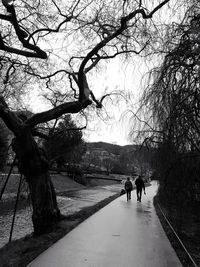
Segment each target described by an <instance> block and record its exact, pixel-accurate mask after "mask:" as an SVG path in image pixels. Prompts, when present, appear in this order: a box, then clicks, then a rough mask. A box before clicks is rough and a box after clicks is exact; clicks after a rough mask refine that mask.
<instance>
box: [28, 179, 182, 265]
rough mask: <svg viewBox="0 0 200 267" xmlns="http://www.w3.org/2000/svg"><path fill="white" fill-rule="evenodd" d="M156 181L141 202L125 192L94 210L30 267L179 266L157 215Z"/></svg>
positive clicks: (147, 189)
mask: <svg viewBox="0 0 200 267" xmlns="http://www.w3.org/2000/svg"><path fill="white" fill-rule="evenodd" d="M156 191H157V184H156V182H153V183H152V186H150V187H148V188H146V192H147V195H146V196H144V197H143V200H142V203H137V202H136V201H135V191H133V195H132V200H131V201H129V202H127V201H126V197H125V195H123V196H121V197H119V198H118V199H116V200H115V201H113V202H111V203H110V204H109V205H107V206H106V207H104V208H103V209H101V210H100V211H98V212H97V213H95V214H94V215H93V216H91V217H90V218H88V219H87V220H86V221H84V222H83V223H81V224H80V225H79V226H78V227H76V228H75V229H74V230H72V231H71V232H70V233H69V234H67V235H66V236H65V237H63V238H62V239H61V240H59V241H58V242H57V243H55V244H54V245H53V246H52V247H50V248H49V249H48V250H46V251H45V252H44V253H42V254H41V255H40V256H39V257H38V258H36V259H35V260H34V261H33V262H32V263H30V264H29V265H28V266H29V267H175V266H176V267H179V266H180V267H181V266H182V265H181V263H180V262H179V259H178V258H177V256H176V254H175V252H174V250H173V248H172V247H171V245H170V243H169V241H168V239H167V237H166V235H165V233H164V231H163V229H162V226H161V224H160V222H159V219H158V217H157V215H156V212H155V209H154V206H153V196H154V195H155V194H156Z"/></svg>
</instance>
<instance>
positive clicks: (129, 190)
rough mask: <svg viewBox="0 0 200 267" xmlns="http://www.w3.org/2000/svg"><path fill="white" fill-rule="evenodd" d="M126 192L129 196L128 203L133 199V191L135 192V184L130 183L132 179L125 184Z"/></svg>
mask: <svg viewBox="0 0 200 267" xmlns="http://www.w3.org/2000/svg"><path fill="white" fill-rule="evenodd" d="M124 187H125V190H126V196H127V201H128V200H130V199H131V191H132V190H133V184H132V182H131V181H130V178H129V177H127V180H126V182H125V186H124Z"/></svg>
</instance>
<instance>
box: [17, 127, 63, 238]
mask: <svg viewBox="0 0 200 267" xmlns="http://www.w3.org/2000/svg"><path fill="white" fill-rule="evenodd" d="M12 147H13V150H14V151H15V153H16V155H17V159H18V165H19V166H18V167H19V171H20V172H21V173H22V174H23V175H24V176H25V179H26V181H27V183H28V186H29V189H30V194H31V200H32V206H33V214H32V221H33V228H34V234H36V235H40V234H44V233H47V232H51V231H52V230H53V229H54V226H55V223H56V222H57V221H58V220H59V219H60V215H61V214H60V210H59V209H58V206H57V200H56V193H55V190H54V186H53V184H52V181H51V177H50V175H49V165H48V160H47V157H46V155H45V152H44V151H43V150H42V149H41V148H39V147H38V145H37V143H36V142H35V140H34V138H33V137H32V134H31V131H29V130H26V131H24V132H23V134H22V135H21V136H20V137H16V138H14V139H13V142H12Z"/></svg>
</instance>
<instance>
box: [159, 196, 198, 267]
mask: <svg viewBox="0 0 200 267" xmlns="http://www.w3.org/2000/svg"><path fill="white" fill-rule="evenodd" d="M154 205H155V208H156V212H157V215H158V217H159V219H160V222H161V224H162V226H163V229H164V230H165V233H166V235H167V237H168V239H169V241H170V242H171V244H172V246H173V248H174V250H175V251H176V254H177V256H178V257H179V259H180V261H181V263H182V265H183V267H194V266H200V234H199V229H200V220H199V218H198V216H196V215H197V214H195V212H194V210H191V209H188V210H184V216H183V221H182V227H181V229H179V227H178V226H177V222H178V221H179V219H180V218H178V216H179V215H178V213H177V210H176V211H174V212H172V211H171V210H169V209H168V207H167V206H166V205H165V204H164V203H162V202H161V201H160V199H159V197H158V196H156V197H155V198H154ZM163 214H164V215H163ZM165 218H167V220H168V221H169V223H170V224H171V226H172V228H173V229H174V230H175V232H176V234H177V235H178V237H179V238H180V240H181V242H182V244H183V245H184V247H185V248H186V250H187V252H188V253H189V255H190V256H191V257H192V259H193V261H194V263H193V262H192V260H191V258H190V256H188V253H187V252H186V250H185V249H184V248H183V246H182V245H181V243H180V241H179V240H178V238H177V236H176V235H175V234H174V232H173V230H172V229H171V227H170V226H169V224H168V222H167V221H166V219H165ZM195 264H196V265H195Z"/></svg>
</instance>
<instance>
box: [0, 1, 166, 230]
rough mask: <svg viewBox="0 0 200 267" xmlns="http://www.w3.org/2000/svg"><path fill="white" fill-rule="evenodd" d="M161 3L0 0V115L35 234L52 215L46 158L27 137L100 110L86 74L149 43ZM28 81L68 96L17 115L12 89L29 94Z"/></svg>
mask: <svg viewBox="0 0 200 267" xmlns="http://www.w3.org/2000/svg"><path fill="white" fill-rule="evenodd" d="M168 2H169V0H165V1H157V5H156V6H154V7H152V8H151V7H150V5H149V6H148V5H145V2H144V3H143V1H122V2H119V1H116V0H113V1H109V2H108V1H100V0H99V1H98V0H93V1H90V2H89V1H80V0H73V1H70V2H69V1H56V0H51V1H44V2H41V1H39V0H38V1H37V0H36V1H34V2H32V1H15V2H14V3H13V2H12V1H9V0H2V4H1V11H2V13H1V14H0V20H1V35H0V50H1V56H0V60H1V69H2V71H1V87H2V88H1V92H2V94H1V96H0V117H1V118H2V120H3V121H4V122H5V124H6V125H7V127H8V128H9V129H10V130H11V131H12V133H13V134H14V136H15V138H14V139H13V150H14V151H15V153H16V155H17V158H18V161H19V170H20V172H21V173H22V174H23V175H24V176H25V178H26V181H27V183H28V185H29V189H30V193H31V198H32V205H33V226H34V232H35V233H36V234H40V233H44V232H45V231H50V230H51V229H52V227H53V225H54V223H55V222H56V221H57V220H58V219H59V217H60V211H59V209H58V206H57V202H56V195H55V190H54V187H53V184H52V182H51V179H50V175H49V172H48V161H47V158H46V155H45V153H44V151H43V150H42V149H40V148H39V147H38V145H37V143H36V141H35V140H34V136H37V135H39V132H38V131H37V129H36V126H37V125H39V124H40V123H44V122H48V121H50V120H55V119H57V118H59V117H60V116H61V115H63V114H66V113H70V114H74V113H78V112H80V111H82V110H83V109H86V108H87V107H88V106H89V105H91V104H92V103H95V105H96V107H97V108H101V107H102V101H103V99H104V97H105V96H103V97H102V98H101V99H100V100H97V99H96V98H95V95H94V93H93V92H92V90H91V89H90V86H89V83H88V76H89V72H90V73H91V72H92V70H94V69H95V68H96V67H97V65H99V64H100V62H102V61H103V60H108V59H112V58H114V57H116V56H118V55H122V54H125V55H127V54H130V53H135V54H140V53H142V51H143V50H144V49H145V48H146V47H147V45H148V44H149V42H150V41H151V40H150V39H151V38H150V34H148V29H150V28H151V26H153V21H152V18H153V16H154V14H155V13H156V12H158V10H159V9H161V8H162V7H163V6H164V5H166V4H167V3H168ZM144 33H145V34H144ZM60 43H62V46H60V45H58V44H60ZM61 48H62V49H61ZM56 49H57V50H56ZM69 54H70V55H69ZM19 78H20V79H19ZM17 79H18V83H17V84H16V83H14V81H16V80H17ZM32 83H34V84H35V85H37V86H38V87H40V88H42V89H43V90H45V88H53V90H57V89H58V88H59V89H60V91H61V92H62V93H63V94H64V95H65V94H66V95H68V97H67V99H65V100H64V102H63V103H62V104H59V105H56V106H55V107H53V108H52V109H49V110H47V111H44V112H41V113H37V114H33V115H32V116H30V117H26V116H24V115H21V116H20V115H17V114H16V113H15V112H14V108H15V107H13V105H12V104H13V103H12V99H13V98H12V97H13V96H14V95H16V94H17V93H18V88H19V90H22V91H23V92H24V90H25V89H29V90H34V88H33V86H32ZM8 90H9V91H10V94H8V95H6V94H7V92H8ZM69 90H71V94H70V95H69V93H68V91H69Z"/></svg>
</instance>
